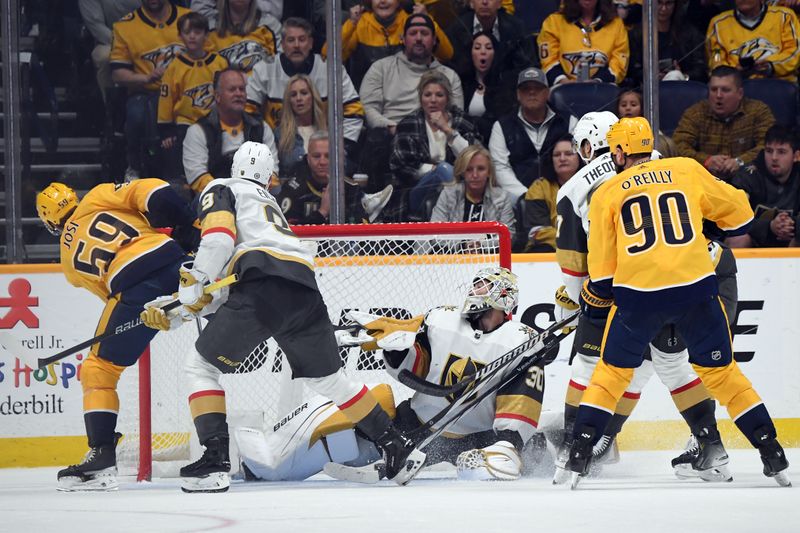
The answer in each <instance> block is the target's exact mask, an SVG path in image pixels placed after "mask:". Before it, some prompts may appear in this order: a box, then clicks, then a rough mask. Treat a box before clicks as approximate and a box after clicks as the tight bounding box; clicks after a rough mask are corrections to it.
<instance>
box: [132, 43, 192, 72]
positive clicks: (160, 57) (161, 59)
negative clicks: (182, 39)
mask: <svg viewBox="0 0 800 533" xmlns="http://www.w3.org/2000/svg"><path fill="white" fill-rule="evenodd" d="M184 50H185V49H184V47H183V45H181V44H178V43H172V44H168V45H166V46H162V47H161V48H157V49H155V50H152V51H150V52H145V53H144V54H142V61H146V62H148V63H150V64H151V65H153V68H158V67H161V66H164V67H166V66H167V65H169V64H170V62H171V61H172V60H173V59H174V58H175V56H176V55H178V54H179V53H181V52H183V51H184Z"/></svg>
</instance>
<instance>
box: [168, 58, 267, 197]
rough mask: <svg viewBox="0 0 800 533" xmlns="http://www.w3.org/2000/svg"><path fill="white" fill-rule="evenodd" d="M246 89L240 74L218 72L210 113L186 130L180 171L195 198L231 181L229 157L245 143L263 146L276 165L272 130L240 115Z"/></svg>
mask: <svg viewBox="0 0 800 533" xmlns="http://www.w3.org/2000/svg"><path fill="white" fill-rule="evenodd" d="M246 85H247V76H246V75H245V74H244V73H243V72H241V71H239V70H236V69H232V68H227V69H225V70H223V71H221V72H220V73H219V74H217V77H216V79H215V80H214V102H215V106H214V109H212V110H211V112H210V113H209V114H208V115H206V116H205V117H203V118H202V119H200V120H199V121H198V122H196V123H195V124H192V125H191V126H189V129H188V130H186V137H185V138H184V139H183V170H184V175H185V176H186V181H187V182H188V184H189V187H190V188H191V189H192V190H193V191H194V192H196V193H198V194H199V193H200V192H202V190H203V189H204V188H205V186H206V185H208V183H209V182H210V181H211V180H213V179H215V178H230V177H231V164H232V163H233V154H234V153H235V152H236V150H237V149H238V148H239V147H240V146H241V145H242V144H243V143H244V142H245V141H255V142H260V143H264V144H266V145H267V146H269V149H270V151H271V152H272V155H273V158H274V159H275V167H276V168H278V165H279V164H280V163H279V161H280V159H279V157H278V150H277V148H276V147H275V137H274V136H273V135H272V129H271V128H270V127H269V126H268V125H267V124H266V123H265V122H264V121H263V120H261V119H259V118H256V117H253V116H251V115H248V114H247V113H245V112H244V107H245V102H246V94H247V93H246V89H245V87H246ZM273 181H276V180H273Z"/></svg>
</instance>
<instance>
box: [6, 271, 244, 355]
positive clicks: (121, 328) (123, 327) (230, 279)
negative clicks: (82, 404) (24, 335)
mask: <svg viewBox="0 0 800 533" xmlns="http://www.w3.org/2000/svg"><path fill="white" fill-rule="evenodd" d="M237 281H239V276H238V274H231V275H230V276H227V277H225V278H222V279H221V280H219V281H216V282H214V283H210V284H208V285H206V286H205V287H204V288H203V294H211V293H212V292H214V291H217V290H219V289H221V288H223V287H227V286H228V285H233V284H234V283H236V282H237ZM180 305H181V302H180V300H178V299H175V301H174V302H170V303H168V304H167V305H165V306H164V307H162V309H163V310H164V312H165V313H166V312H168V311H171V310H173V309H176V308H177V307H179V306H180ZM143 324H144V322H142V319H141V318H139V317H138V316H137V317H135V318H132V319H131V320H128V321H127V322H123V323H122V324H119V325H118V326H117V327H116V328H114V330H113V331H104V332H103V333H101V334H100V335H97V336H95V337H92V338H91V339H89V340H85V341H83V342H81V343H78V344H76V345H75V346H72V347H71V348H67V349H66V350H62V351H60V352H58V353H57V354H55V355H51V356H50V357H37V356H35V355H33V354H31V353H29V352H28V353H25V354H24V355H22V356H20V359H22V360H23V361H25V364H27V365H28V366H30V367H32V368H33V369H34V370H38V369H40V368H44V367H46V366H47V365H49V364H52V363H55V362H56V361H60V360H62V359H64V358H65V357H67V356H69V355H72V354H73V353H75V352H77V351H79V350H83V349H84V348H86V347H89V346H92V345H93V344H97V343H99V342H102V341H104V340H106V339H109V338H111V337H115V336H117V335H119V334H121V333H124V332H126V331H128V330H131V329H133V328H137V327H139V326H142V325H143ZM0 343H1V344H2V345H3V346H4V347H5V349H6V350H8V351H9V352H11V350H12V348H11V347H12V346H13V347H14V348H16V349H17V350H19V349H21V350H27V348H24V346H23V345H22V344H21V343H20V342H19V340H18V339H15V338H14V337H13V336H12V335H11V334H10V333H8V332H5V331H3V332H0ZM17 353H19V351H18V352H17Z"/></svg>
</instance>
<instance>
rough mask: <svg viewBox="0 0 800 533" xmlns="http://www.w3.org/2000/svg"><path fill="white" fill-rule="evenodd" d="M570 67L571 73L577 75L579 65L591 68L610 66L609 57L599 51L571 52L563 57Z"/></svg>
mask: <svg viewBox="0 0 800 533" xmlns="http://www.w3.org/2000/svg"><path fill="white" fill-rule="evenodd" d="M561 58H562V59H565V60H566V61H567V62H568V63H569V66H570V73H571V74H573V75H575V74H577V72H578V65H579V64H581V63H583V64H585V65H589V68H602V67H605V66H606V65H608V56H607V55H605V54H604V53H603V52H600V51H598V50H586V51H584V52H569V53H565V54H563V55H562V56H561Z"/></svg>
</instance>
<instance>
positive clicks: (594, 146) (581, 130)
mask: <svg viewBox="0 0 800 533" xmlns="http://www.w3.org/2000/svg"><path fill="white" fill-rule="evenodd" d="M618 120H619V119H618V118H617V115H615V114H614V113H612V112H611V111H592V112H591V113H586V114H585V115H583V116H582V117H581V119H580V120H579V121H578V123H577V124H575V130H574V131H573V132H572V137H573V139H575V151H577V152H578V155H580V156H581V159H583V161H584V162H586V163H588V162H589V161H591V160H592V159H594V156H595V154H596V153H597V151H598V150H600V149H602V148H608V141H607V140H606V133H608V130H609V128H611V126H612V125H614V124H616V123H617V121H618ZM584 141H589V145H590V146H591V151H590V152H589V155H588V157H584V155H583V152H582V151H581V146H582V145H583V142H584Z"/></svg>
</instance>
